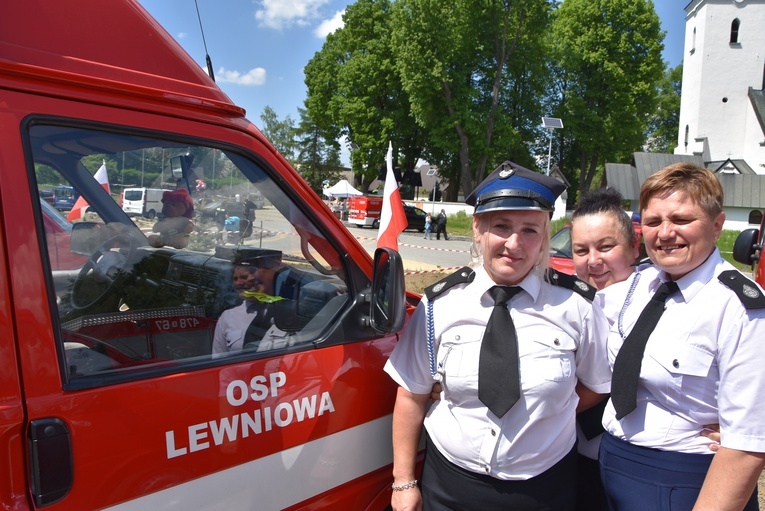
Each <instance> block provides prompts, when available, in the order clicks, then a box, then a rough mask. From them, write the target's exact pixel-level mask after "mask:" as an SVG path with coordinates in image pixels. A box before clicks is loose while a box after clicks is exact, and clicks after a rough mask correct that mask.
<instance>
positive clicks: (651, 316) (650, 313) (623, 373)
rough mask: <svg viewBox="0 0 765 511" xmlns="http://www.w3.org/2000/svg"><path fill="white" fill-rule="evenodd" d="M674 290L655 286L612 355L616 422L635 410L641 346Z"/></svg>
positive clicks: (671, 285) (674, 285) (668, 284)
mask: <svg viewBox="0 0 765 511" xmlns="http://www.w3.org/2000/svg"><path fill="white" fill-rule="evenodd" d="M677 290H678V287H677V283H675V282H665V283H663V284H662V285H661V286H659V289H657V290H656V293H655V294H654V295H653V296H652V297H651V300H650V301H649V302H648V305H646V306H645V309H643V312H641V313H640V317H638V320H637V322H636V323H635V326H634V327H632V331H631V332H630V334H629V335H628V336H627V339H625V340H624V344H622V347H621V349H620V350H619V353H617V355H616V360H614V374H613V377H612V378H611V401H612V402H613V403H614V409H616V418H617V419H621V418H622V417H624V416H625V415H627V414H628V413H630V412H631V411H632V410H634V409H635V407H637V385H638V379H639V378H640V366H641V365H642V363H643V352H644V351H645V345H646V343H647V342H648V338H649V337H650V336H651V332H653V330H654V328H656V325H657V324H658V323H659V319H660V318H661V315H662V314H664V309H665V306H664V302H665V301H666V299H667V297H668V296H669V295H671V294H672V293H674V292H676V291H677Z"/></svg>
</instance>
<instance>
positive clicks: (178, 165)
mask: <svg viewBox="0 0 765 511" xmlns="http://www.w3.org/2000/svg"><path fill="white" fill-rule="evenodd" d="M27 143H28V144H29V146H30V148H31V154H32V155H33V158H34V162H33V163H34V174H35V176H34V177H35V179H36V180H37V181H38V186H41V187H45V186H46V184H47V183H45V182H41V181H42V180H43V179H47V180H50V179H55V181H56V184H57V186H58V187H59V188H61V189H62V190H65V189H70V190H71V192H72V194H71V196H72V197H75V196H76V197H77V200H75V201H74V202H73V203H72V204H70V205H68V206H67V209H63V212H62V215H59V216H57V217H56V218H55V220H56V222H58V223H59V224H62V226H63V228H62V229H60V231H61V232H60V233H57V235H56V236H53V235H52V234H51V232H52V231H51V230H50V229H46V230H42V229H41V230H40V236H41V237H45V239H44V240H42V241H43V242H42V243H41V244H40V246H41V247H46V248H47V252H48V253H47V258H48V261H49V270H50V280H49V282H50V288H51V292H50V293H49V296H50V297H51V299H50V303H51V310H52V313H53V315H54V317H57V318H58V322H57V324H58V325H59V326H60V330H59V331H58V332H57V338H58V342H59V343H60V349H59V352H60V354H61V358H62V359H61V368H62V369H61V370H62V373H63V374H62V376H63V380H64V382H65V384H66V385H68V386H69V387H70V388H80V387H88V386H95V385H102V384H109V383H111V382H117V381H124V380H125V379H131V378H142V377H145V375H148V374H151V375H156V374H158V373H161V372H163V371H164V372H167V373H171V372H179V371H188V370H190V369H193V368H198V367H207V366H210V365H213V364H221V363H226V362H227V361H242V360H243V359H247V358H258V357H264V356H273V355H274V354H275V353H280V352H285V351H294V350H304V349H312V348H314V347H315V346H317V345H320V344H321V343H331V342H335V341H338V340H340V337H338V334H337V333H336V332H335V330H337V329H338V328H339V329H340V330H342V328H340V327H338V326H337V323H338V322H339V321H340V318H341V317H342V316H343V313H344V311H346V310H347V309H348V308H349V307H350V306H351V302H352V300H351V297H352V296H353V294H354V286H356V287H358V286H359V285H361V284H359V283H356V284H354V283H353V282H352V281H351V280H350V279H349V278H348V275H351V274H355V275H358V274H359V272H358V271H354V270H353V268H351V267H349V265H352V264H353V263H352V262H350V261H347V260H346V258H344V257H343V255H342V254H341V253H340V252H339V251H338V250H337V248H336V247H335V246H334V244H333V243H332V242H331V241H330V239H329V238H328V237H327V236H326V235H325V234H324V228H322V226H321V225H320V224H319V223H318V222H316V221H315V220H314V214H313V213H312V212H311V211H306V210H304V206H301V202H302V201H300V200H299V197H295V196H292V195H291V194H290V193H291V192H290V191H289V190H287V191H285V190H283V189H282V188H281V187H280V185H279V180H278V179H274V176H273V175H271V174H272V173H273V170H269V169H268V168H266V167H264V166H263V164H262V163H259V161H258V160H256V159H255V158H254V157H252V156H251V155H249V154H246V153H245V152H244V151H242V150H241V149H239V150H238V151H231V150H230V149H228V148H218V147H210V146H207V145H204V144H202V143H199V142H197V141H194V140H179V138H178V136H177V135H173V136H172V137H170V136H163V135H156V136H146V135H145V134H142V135H137V134H135V133H129V132H125V133H120V132H119V130H116V129H115V128H114V127H109V129H108V130H106V129H104V130H99V129H95V128H94V129H83V128H74V127H67V126H61V125H54V124H45V123H41V122H36V123H35V124H34V125H32V126H31V127H29V129H28V132H27ZM102 167H103V168H102ZM43 169H44V172H43ZM104 170H105V174H104ZM30 171H32V167H30ZM104 175H106V177H107V179H106V181H107V182H106V183H105V182H103V181H104V180H103V179H97V178H98V176H101V177H103V176H104ZM51 176H53V177H51ZM197 180H201V181H204V183H205V186H204V187H198V186H196V182H197ZM137 187H142V188H147V189H149V188H151V189H160V190H161V195H162V204H163V207H162V213H161V214H158V215H157V217H156V218H153V219H149V218H146V217H145V216H136V215H128V214H127V213H126V212H125V211H124V210H123V208H122V207H121V206H120V203H119V202H120V193H121V192H123V191H125V190H127V189H130V188H137ZM35 189H36V188H35ZM292 193H294V192H292ZM128 198H129V197H128V194H127V193H125V196H124V199H125V200H127V199H128ZM35 200H36V201H37V202H38V203H40V202H42V201H40V199H39V198H38V197H35ZM40 208H41V209H39V210H38V212H39V215H40V219H39V222H40V223H42V222H43V220H44V218H45V217H46V215H47V216H50V215H51V212H50V211H47V210H53V208H50V207H49V206H48V205H47V204H46V205H45V206H42V205H41V206H40ZM42 208H44V209H45V210H46V211H47V212H46V211H43V209H42ZM53 213H56V211H55V210H53ZM234 220H236V225H235V227H227V224H232V223H234V222H233V221H234ZM62 222H63V223H62ZM62 233H63V234H62ZM63 253H68V254H69V255H70V256H71V257H69V258H68V259H66V261H68V266H66V265H65V266H62V265H61V264H60V263H58V262H57V261H54V258H57V260H61V258H62V254H63Z"/></svg>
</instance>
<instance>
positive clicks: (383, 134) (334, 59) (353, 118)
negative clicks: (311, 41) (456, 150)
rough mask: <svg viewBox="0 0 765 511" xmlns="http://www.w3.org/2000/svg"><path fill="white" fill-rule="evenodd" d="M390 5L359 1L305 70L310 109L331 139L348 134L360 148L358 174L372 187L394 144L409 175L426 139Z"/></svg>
mask: <svg viewBox="0 0 765 511" xmlns="http://www.w3.org/2000/svg"><path fill="white" fill-rule="evenodd" d="M390 10H391V3H390V1H389V0H358V1H357V2H356V3H354V4H352V5H349V6H348V7H347V9H346V12H345V15H344V16H343V21H344V23H345V24H344V26H343V28H340V29H338V30H337V31H335V32H334V33H332V34H330V35H329V36H327V40H326V42H325V43H324V46H323V47H322V49H321V51H319V52H317V53H316V55H315V56H314V57H313V58H312V59H311V61H310V62H309V63H308V65H307V66H306V68H305V82H306V85H307V87H308V97H307V100H306V109H307V110H308V112H309V114H310V117H311V118H312V119H313V121H314V122H315V123H316V125H317V126H318V127H319V128H320V129H321V130H322V131H323V132H325V133H326V134H327V136H328V137H334V138H335V139H337V138H338V137H340V136H341V135H345V136H346V137H348V139H349V140H350V141H351V142H352V143H353V144H355V146H356V147H358V149H354V152H353V159H352V162H351V163H352V165H353V171H354V173H355V174H357V175H361V176H362V183H363V184H364V185H366V184H369V183H370V182H371V181H372V180H374V179H375V178H377V177H378V174H379V170H380V168H381V166H384V165H385V154H386V153H387V151H388V142H389V141H392V142H393V147H394V150H395V151H396V153H397V154H399V158H398V161H399V162H400V163H401V165H402V168H403V170H404V171H409V170H414V168H415V165H416V163H417V160H418V159H419V157H420V155H421V152H422V147H423V146H424V135H423V132H422V130H421V128H420V127H419V126H418V125H417V123H416V121H415V119H414V117H413V116H412V115H411V111H410V106H409V98H408V96H407V95H406V93H405V92H404V90H403V87H402V86H401V80H400V79H399V76H398V73H397V71H396V67H395V61H394V59H393V57H392V47H391V30H392V29H391V16H390Z"/></svg>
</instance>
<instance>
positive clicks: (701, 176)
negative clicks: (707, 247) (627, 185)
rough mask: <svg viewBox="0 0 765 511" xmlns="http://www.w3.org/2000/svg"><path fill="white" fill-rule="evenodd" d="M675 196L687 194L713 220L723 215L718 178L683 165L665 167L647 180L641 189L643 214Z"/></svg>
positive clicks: (676, 164) (692, 165)
mask: <svg viewBox="0 0 765 511" xmlns="http://www.w3.org/2000/svg"><path fill="white" fill-rule="evenodd" d="M673 192H685V194H686V195H687V196H688V197H689V198H690V199H691V200H693V201H694V202H695V203H696V204H698V205H700V206H701V207H702V208H703V209H704V211H706V213H707V215H709V218H715V217H717V215H719V214H720V213H722V211H723V198H724V197H723V189H722V185H721V184H720V181H719V180H718V179H717V176H715V175H714V174H713V173H712V172H711V171H709V170H707V169H705V168H704V167H700V166H699V165H695V164H693V163H687V162H681V163H674V164H672V165H669V166H667V167H664V168H663V169H661V170H660V171H659V172H657V173H656V174H653V175H652V176H650V177H649V178H648V179H646V180H645V182H644V183H643V186H642V187H641V188H640V212H641V213H642V212H643V211H645V209H646V207H648V203H649V202H650V201H651V199H653V198H654V197H661V198H664V197H667V196H668V195H669V194H671V193H673Z"/></svg>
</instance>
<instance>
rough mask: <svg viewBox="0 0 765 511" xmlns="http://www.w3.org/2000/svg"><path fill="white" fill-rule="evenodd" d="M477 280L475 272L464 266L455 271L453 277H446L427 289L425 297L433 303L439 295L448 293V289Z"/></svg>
mask: <svg viewBox="0 0 765 511" xmlns="http://www.w3.org/2000/svg"><path fill="white" fill-rule="evenodd" d="M474 278H475V272H474V271H473V269H472V268H470V267H468V266H464V267H462V268H460V269H459V270H457V271H455V272H454V273H452V274H451V275H448V276H446V277H444V278H443V279H441V280H439V281H438V282H436V283H435V284H433V285H432V286H428V287H426V288H425V296H427V297H428V300H429V301H431V302H432V301H433V300H434V299H435V298H436V297H437V296H438V295H440V294H441V293H443V292H444V291H446V290H447V289H449V288H451V287H454V286H456V285H457V284H467V283H469V282H473V279H474Z"/></svg>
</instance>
